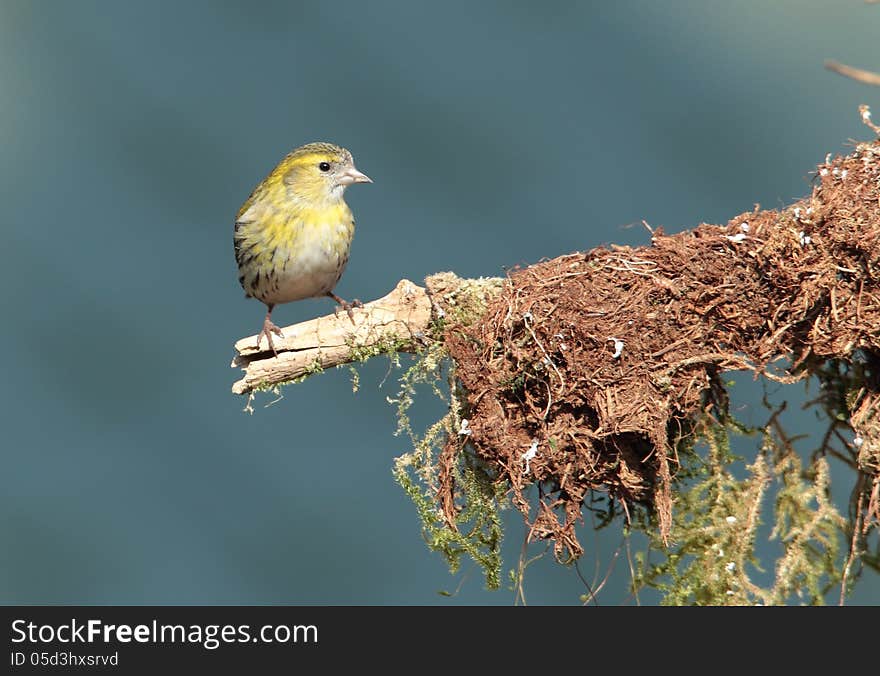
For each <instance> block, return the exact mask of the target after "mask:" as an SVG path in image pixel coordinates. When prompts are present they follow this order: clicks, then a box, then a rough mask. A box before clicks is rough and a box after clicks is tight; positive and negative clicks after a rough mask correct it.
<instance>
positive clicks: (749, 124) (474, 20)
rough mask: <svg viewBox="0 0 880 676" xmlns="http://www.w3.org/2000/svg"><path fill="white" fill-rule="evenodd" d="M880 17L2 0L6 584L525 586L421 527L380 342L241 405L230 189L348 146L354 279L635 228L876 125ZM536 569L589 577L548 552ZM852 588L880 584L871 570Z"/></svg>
mask: <svg viewBox="0 0 880 676" xmlns="http://www.w3.org/2000/svg"><path fill="white" fill-rule="evenodd" d="M878 31H880V7H876V6H870V5H865V4H863V3H862V2H860V1H858V0H851V1H847V2H834V3H829V2H826V1H825V0H777V1H776V2H773V3H768V2H762V1H760V0H727V1H725V2H704V1H700V0H689V1H686V0H675V1H670V2H664V3H656V2H649V1H646V0H641V1H635V0H618V1H617V2H601V3H599V2H581V3H571V2H542V3H537V2H531V3H529V2H507V1H500V0H499V1H494V2H481V3H472V2H465V1H463V0H450V1H448V2H444V3H432V2H410V3H402V2H393V1H391V0H372V1H371V2H357V1H348V0H338V1H336V2H333V3H321V2H303V3H300V2H296V3H292V2H287V1H280V0H279V1H277V2H244V1H241V2H224V3H217V2H207V1H204V2H195V1H194V2H186V3H177V2H167V1H161V2H160V1H152V2H127V3H116V2H110V1H109V0H108V1H106V2H89V1H87V0H80V1H79V2H75V3H73V2H70V3H61V2H48V1H41V2H33V1H30V0H3V2H2V3H0V92H2V102H0V147H2V154H0V203H2V205H3V210H2V226H0V227H2V232H3V237H2V241H3V245H2V251H3V254H4V255H3V264H2V266H0V282H2V289H3V292H2V294H0V303H2V308H0V317H2V331H0V350H2V352H3V354H5V355H6V357H5V359H6V361H5V364H4V382H5V386H4V387H3V388H2V390H0V421H2V442H0V467H2V469H0V539H2V541H3V543H4V546H3V547H2V548H0V602H2V603H6V604H13V603H15V604H35V603H78V604H79V603H85V604H108V603H112V604H145V603H149V604H195V603H202V604H208V603H210V604H213V603H224V604H267V603H273V604H274V603H332V604H442V605H450V604H462V603H468V604H509V603H513V600H514V593H513V592H512V591H510V590H509V589H507V588H502V589H501V590H499V591H494V592H490V591H487V590H486V589H485V588H484V585H483V580H482V578H481V575H480V572H479V570H478V569H477V568H476V567H475V566H474V565H473V564H470V563H465V565H464V566H463V568H462V571H461V572H460V573H459V574H458V575H456V576H450V574H449V572H448V570H447V568H446V566H445V564H444V562H443V560H442V559H441V557H440V556H439V555H437V554H433V553H431V552H430V551H428V549H427V548H426V547H425V545H424V543H423V541H422V540H421V537H420V532H419V522H418V519H417V516H416V513H415V510H414V509H413V507H412V505H411V503H410V502H409V499H408V498H407V497H406V496H405V495H404V493H403V491H402V490H401V489H400V488H399V487H398V486H397V485H396V484H395V483H394V481H393V479H392V476H391V468H392V465H393V459H394V457H395V456H397V455H400V454H401V453H403V452H406V451H407V450H409V447H408V444H407V440H406V439H405V438H403V437H395V436H394V435H393V432H394V429H395V426H396V421H395V414H394V409H393V408H392V407H391V406H389V404H388V403H387V402H386V397H389V396H393V395H394V393H395V391H396V388H395V373H394V372H392V373H391V374H390V375H388V376H387V378H386V373H387V371H388V362H387V360H383V359H378V360H373V362H371V363H369V364H367V365H365V366H364V367H362V368H361V369H360V371H361V389H360V391H359V392H358V393H357V394H353V393H352V386H351V379H350V375H349V373H348V372H347V371H345V370H339V371H336V372H329V373H326V374H324V375H322V376H320V377H317V378H313V379H311V380H309V381H308V382H306V383H304V384H300V385H296V386H290V387H287V388H285V389H284V390H283V398H282V399H281V400H280V401H275V402H274V403H272V402H273V401H274V400H275V398H274V397H272V396H271V395H264V396H262V397H260V398H258V399H257V400H256V401H255V402H254V413H253V414H252V415H250V414H247V413H244V412H243V411H242V409H243V408H244V405H245V400H244V399H242V398H240V397H236V396H233V395H232V394H231V393H230V385H231V383H232V382H233V380H235V379H236V378H237V374H238V372H237V371H235V370H233V369H230V368H229V362H230V360H231V358H232V356H233V350H232V345H233V343H234V342H235V341H236V340H237V339H238V338H241V337H244V336H247V335H251V334H254V333H256V331H257V330H258V329H259V327H260V322H261V321H262V316H263V308H262V306H261V305H260V304H259V303H258V302H256V301H253V300H245V299H244V297H243V293H242V290H241V288H240V287H239V285H238V281H237V273H236V268H235V263H234V259H233V253H232V224H233V220H234V217H235V214H236V212H237V210H238V207H239V206H240V204H241V203H242V202H243V201H244V200H245V199H246V198H247V196H248V194H249V193H250V191H251V189H252V188H253V187H254V185H256V183H257V182H258V181H260V180H261V179H262V178H263V177H264V176H265V174H266V173H267V172H268V171H269V170H270V169H271V168H272V167H273V166H274V165H275V163H276V162H277V161H278V160H279V159H280V158H281V157H282V156H283V155H284V154H285V153H287V152H288V151H289V150H290V149H292V148H293V147H295V146H298V145H300V144H302V143H305V142H308V141H313V140H328V141H333V142H336V143H339V144H341V145H344V146H346V147H348V148H350V149H351V150H352V152H353V153H354V157H355V159H356V161H357V165H358V167H359V168H360V169H361V170H362V171H364V172H366V173H367V174H369V175H370V176H371V177H372V178H373V180H374V181H375V183H374V184H373V185H369V186H356V187H355V188H353V189H351V190H349V192H348V201H349V204H351V206H352V208H353V209H354V212H355V214H356V217H357V222H358V229H357V234H356V236H355V241H354V247H353V252H352V257H351V262H350V264H349V267H348V270H347V272H346V274H345V275H344V277H343V279H342V281H341V283H340V284H339V286H338V287H337V292H338V293H339V294H340V295H342V296H343V297H346V298H350V297H358V298H360V299H363V300H369V299H373V298H376V297H379V296H381V295H384V294H385V293H386V292H387V291H388V290H390V289H391V288H392V287H393V286H394V285H395V283H396V282H397V281H398V280H399V279H401V278H404V277H406V278H409V279H412V280H415V281H420V280H422V279H423V278H424V277H425V276H426V275H428V274H430V273H433V272H437V271H441V270H453V271H455V272H456V273H458V274H459V275H462V276H480V275H486V276H494V275H499V274H503V271H504V269H505V268H506V267H510V266H513V265H516V264H523V263H530V262H535V261H537V260H538V259H540V258H542V257H553V256H556V255H560V254H563V253H567V252H571V251H574V250H584V249H589V248H592V247H595V246H599V245H603V244H608V243H621V244H633V245H641V244H646V243H648V236H647V233H646V231H645V229H644V228H642V227H641V225H635V227H633V224H639V222H640V221H641V220H642V219H645V220H646V221H648V222H649V223H650V224H652V225H653V226H659V225H662V226H663V227H664V228H665V229H666V231H667V232H674V231H678V230H682V229H686V228H690V227H693V226H695V225H696V224H697V223H699V222H701V221H706V222H713V223H723V222H726V221H727V220H728V219H729V218H730V217H732V216H733V215H735V214H737V213H740V212H742V211H745V210H748V209H751V208H752V206H753V205H754V204H755V203H756V202H759V203H760V204H761V205H763V206H765V207H776V206H781V205H784V204H786V203H788V202H790V201H792V200H794V199H796V198H798V197H799V196H802V195H804V194H806V193H808V192H809V190H810V172H811V170H812V168H813V167H814V165H815V164H816V163H817V162H819V161H821V160H822V159H823V158H824V156H825V154H826V153H828V152H832V153H838V152H845V151H846V149H847V147H848V145H849V143H850V139H865V138H867V137H868V130H867V129H866V128H865V127H863V126H862V124H861V123H860V121H859V116H858V111H857V107H858V105H859V104H860V103H869V104H872V103H873V104H874V106H875V110H876V111H878V112H880V89H876V88H874V89H871V88H869V87H866V86H864V85H860V84H857V83H855V82H853V81H851V80H847V79H844V78H842V77H840V76H838V75H834V74H832V73H829V72H828V71H826V70H824V69H823V67H822V64H823V61H824V60H825V59H827V58H834V59H838V60H840V61H843V62H846V63H849V64H851V65H854V66H861V67H866V68H878V67H880V50H878V49H877V44H878V43H877V34H878ZM331 310H332V303H331V302H330V301H329V300H314V301H303V302H300V303H296V304H292V305H286V306H280V307H279V308H278V309H277V310H276V312H275V315H274V318H275V321H276V322H277V323H278V324H279V325H282V326H283V325H287V324H291V323H295V322H297V321H302V320H305V319H308V318H311V317H313V316H317V315H320V314H326V313H328V312H330V311H331ZM744 387H745V386H744ZM744 391H745V392H747V393H748V392H755V393H756V394H755V399H756V400H757V399H759V398H760V391H759V390H748V389H746V390H744ZM792 392H794V393H795V394H794V395H792V396H794V397H795V398H798V397H800V398H801V399H803V398H804V397H805V396H806V394H805V393H804V392H803V387H800V388H798V387H794V388H792ZM270 403H271V405H269V406H267V404H270ZM753 403H754V405H755V407H756V409H755V411H754V412H752V411H750V406H752V405H753ZM738 406H739V412H740V414H741V415H743V416H744V417H745V418H746V419H748V418H749V416H751V415H753V416H754V420H755V421H757V420H759V419H761V418H762V416H763V413H762V411H761V410H759V409H758V408H757V402H756V401H755V402H752V401H751V400H750V399H749V396H746V397H745V398H744V399H743V400H742V401H740V402H739V404H738ZM791 411H792V412H791V416H792V417H791V418H790V421H791V424H792V425H793V426H795V425H799V426H802V428H803V430H804V431H805V432H807V433H809V432H810V431H811V430H818V429H819V427H818V423H816V421H815V420H814V419H813V418H812V417H811V416H810V415H807V414H799V413H798V408H797V406H792V407H791ZM439 413H442V411H441V410H440V409H439V408H438V407H437V405H434V408H431V404H426V405H424V406H423V407H421V408H420V409H418V410H417V411H416V416H415V417H414V420H413V422H414V424H415V425H416V426H418V425H420V424H421V425H424V424H425V423H427V422H429V421H430V420H431V419H432V416H433V417H436V416H437V415H438V414H439ZM799 415H800V417H798V416H799ZM850 482H851V478H847V486H846V490H848V487H849V485H851V484H850ZM835 497H836V499H839V500H840V501H841V504H843V501H845V499H846V494H845V491H844V492H841V494H840V495H837V496H835ZM843 511H844V512H845V508H844V510H843ZM588 522H589V520H588ZM507 526H508V530H507V535H508V537H507V540H506V543H505V549H504V551H505V569H506V570H507V569H511V568H514V567H515V566H516V563H517V558H518V557H519V554H520V547H521V544H522V537H523V532H522V525H521V519H520V518H519V516H518V515H517V514H516V513H511V514H510V515H509V518H508V520H507ZM585 532H588V530H587V531H585ZM582 541H583V543H584V545H585V546H586V548H587V553H586V554H585V557H584V559H583V561H582V564H581V569H582V571H583V572H584V574H585V575H586V577H587V578H589V579H590V580H593V579H594V575H595V573H596V571H597V570H598V571H599V572H600V575H599V578H598V579H601V578H602V577H604V575H605V572H606V571H607V570H609V569H611V571H612V572H611V575H610V577H609V578H608V582H607V584H606V585H605V586H604V587H603V589H602V591H601V592H600V594H599V596H598V597H597V600H598V602H599V603H600V604H604V605H617V604H631V603H634V602H635V601H634V599H633V597H632V596H631V595H630V594H629V592H628V589H627V585H628V582H629V571H628V569H627V566H626V565H625V563H623V558H624V557H623V556H620V557H618V558H617V559H614V557H613V554H614V552H615V551H616V550H617V549H618V548H619V546H620V544H621V534H620V530H619V528H609V529H606V530H604V531H602V532H601V533H600V534H599V535H597V536H594V535H585V536H584V537H583V540H582ZM540 550H541V548H540V547H538V548H537V549H533V551H535V552H538V551H540ZM615 561H616V563H615ZM768 563H769V565H770V569H771V570H772V563H773V561H772V558H771V559H769V560H768ZM525 591H526V598H527V601H528V602H529V603H532V604H543V603H554V604H571V603H578V602H579V595H580V594H583V593H584V591H585V588H584V584H583V582H582V581H581V580H580V578H579V576H578V574H577V571H575V570H574V569H572V568H563V567H560V566H558V565H555V564H554V563H553V562H552V556H548V557H545V558H544V559H542V560H540V561H538V562H537V563H536V564H534V565H533V566H532V567H531V568H530V569H529V572H528V574H527V578H526V589H525ZM441 592H446V593H447V594H448V595H446V594H443V593H441ZM831 598H836V596H834V595H832V597H831ZM657 599H658V597H656V596H651V595H650V594H643V595H641V597H640V602H642V603H655V602H657ZM851 602H854V603H865V604H871V603H880V581H878V576H877V575H876V574H871V573H868V574H867V575H866V577H865V579H864V580H863V581H862V582H861V583H860V585H859V586H858V588H857V591H856V593H855V595H854V596H853V597H852V600H851Z"/></svg>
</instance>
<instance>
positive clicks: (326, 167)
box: [318, 162, 330, 171]
mask: <svg viewBox="0 0 880 676" xmlns="http://www.w3.org/2000/svg"><path fill="white" fill-rule="evenodd" d="M318 169H320V170H321V171H330V163H329V162H321V164H319V165H318Z"/></svg>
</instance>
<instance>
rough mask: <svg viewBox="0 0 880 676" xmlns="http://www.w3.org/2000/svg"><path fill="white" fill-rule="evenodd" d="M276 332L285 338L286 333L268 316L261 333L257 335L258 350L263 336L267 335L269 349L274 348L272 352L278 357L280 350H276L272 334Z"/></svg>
mask: <svg viewBox="0 0 880 676" xmlns="http://www.w3.org/2000/svg"><path fill="white" fill-rule="evenodd" d="M273 333H274V334H275V335H276V336H278V337H279V338H284V334H283V333H282V332H281V329H279V328H278V327H277V326H275V324H274V323H273V322H272V320H271V319H269V318H268V317H266V319H265V321H263V330H262V331H260V334H259V335H258V336H257V350H259V349H260V340H261V339H262V337H263V336H266V342H268V343H269V349H270V350H272V353H273V354H274V355H275V356H276V357H277V356H278V352H277V350H275V344H274V343H273V342H272V334H273Z"/></svg>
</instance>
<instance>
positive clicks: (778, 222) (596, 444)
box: [438, 143, 880, 560]
mask: <svg viewBox="0 0 880 676" xmlns="http://www.w3.org/2000/svg"><path fill="white" fill-rule="evenodd" d="M817 179H818V180H817V182H816V185H815V187H814V190H813V194H812V195H811V196H810V197H809V198H806V199H804V200H801V201H800V202H798V203H796V204H794V205H792V206H791V207H789V208H787V209H785V210H783V211H775V210H765V211H762V210H760V209H758V208H757V207H756V208H755V210H753V211H751V212H747V213H743V214H740V215H739V216H736V217H735V218H733V219H731V220H730V221H729V223H728V224H727V225H725V226H716V225H708V224H702V225H700V226H699V227H697V228H696V229H694V230H691V231H687V232H683V233H680V234H676V235H671V236H667V235H664V234H663V233H662V231H660V230H658V231H656V232H655V233H654V236H653V238H652V245H651V246H650V247H641V248H630V247H621V246H612V247H610V248H607V249H594V250H592V251H589V252H586V253H573V254H570V255H566V256H562V257H559V258H556V259H553V260H550V261H546V262H542V263H539V264H536V265H532V266H529V267H527V268H525V269H521V270H516V271H514V272H512V273H511V274H510V276H509V283H508V284H507V286H505V287H504V289H503V291H502V294H501V295H500V297H499V298H498V299H497V300H495V301H494V302H493V303H491V304H490V306H489V308H488V311H487V312H486V314H485V316H484V317H483V319H482V320H481V321H479V322H477V323H475V324H474V325H472V326H470V327H458V326H455V325H450V326H448V327H447V329H446V333H445V341H446V345H447V347H448V349H449V352H450V355H451V356H452V358H453V360H454V362H455V364H456V375H457V377H458V378H459V379H460V381H461V383H462V384H463V386H464V390H465V391H466V392H467V398H466V403H465V406H466V409H467V411H466V413H467V418H468V421H469V427H470V434H469V436H468V437H467V446H468V448H470V449H472V450H473V451H474V452H475V453H476V454H477V456H478V457H479V458H481V459H482V460H483V461H484V462H486V463H487V464H488V465H489V466H491V467H493V468H494V469H495V470H496V472H497V475H498V477H499V480H502V481H505V482H507V483H509V486H510V490H511V493H512V499H513V502H514V504H515V505H516V506H517V507H518V508H519V509H520V511H521V512H522V513H523V516H524V518H525V519H526V520H527V522H528V523H529V525H530V529H531V532H532V534H533V536H535V537H538V538H549V539H552V540H553V541H554V543H555V547H556V554H557V557H558V558H560V559H563V560H568V559H571V558H576V557H577V556H579V555H580V553H581V552H582V548H581V545H580V544H579V543H578V541H577V538H576V537H575V533H574V528H575V525H576V523H577V522H578V521H579V520H580V518H581V507H582V503H583V500H584V497H585V495H587V493H588V492H589V491H602V492H606V493H608V494H609V495H610V496H611V497H612V498H614V499H615V500H617V501H620V502H622V503H623V504H624V506H625V505H626V504H627V503H637V504H644V505H648V506H650V508H651V509H653V510H654V513H655V514H656V516H657V519H658V522H659V527H660V531H661V533H662V535H663V536H664V537H666V536H668V534H669V531H670V528H671V523H672V519H671V514H672V509H673V491H672V481H673V478H674V476H675V472H676V469H677V466H678V463H677V457H676V448H677V445H678V443H679V442H680V441H681V440H682V438H684V437H686V436H687V435H688V434H689V431H690V430H691V429H692V428H693V424H694V421H695V420H696V418H698V417H699V416H700V415H703V414H705V413H709V414H712V413H715V414H716V415H724V406H725V403H726V398H725V395H724V394H723V387H721V385H720V384H719V375H720V374H722V373H723V372H725V371H741V370H747V371H751V372H753V373H754V374H756V377H757V376H759V375H761V376H765V377H768V378H771V379H774V380H779V381H782V382H794V381H796V380H798V379H801V378H804V377H807V376H809V375H810V373H811V371H812V370H813V369H815V368H818V367H819V366H821V364H823V363H824V362H825V361H826V360H828V359H843V360H848V359H852V358H856V355H857V353H858V357H857V358H859V359H863V360H866V362H867V363H869V368H874V369H877V368H880V144H878V143H873V144H863V145H860V146H859V147H858V148H857V149H856V150H855V152H854V153H852V154H851V155H849V156H847V157H839V158H836V159H834V160H830V159H829V160H828V161H827V162H825V163H823V164H822V165H820V166H819V167H818V171H817ZM870 394H871V397H872V401H874V398H876V396H877V393H876V392H872V393H870ZM866 405H867V404H866ZM874 410H876V407H875V406H874V405H871V406H870V411H871V412H872V415H874V416H875V417H874V418H872V420H873V425H874V428H873V431H871V432H870V438H871V440H872V441H871V444H872V445H871V446H870V447H869V444H868V441H865V446H866V448H868V447H869V448H870V449H873V450H870V451H869V452H868V453H869V455H870V458H869V459H867V460H865V461H864V463H863V466H864V467H866V468H868V470H867V471H870V472H872V473H873V476H874V478H875V480H876V477H877V472H878V471H877V464H876V463H877V460H878V458H880V451H878V450H876V449H877V448H878V444H880V430H878V429H877V421H876V415H875V414H873V411H874ZM866 415H868V414H866V413H861V409H859V411H858V412H856V413H855V414H854V416H853V423H854V425H858V424H859V420H861V417H860V416H862V417H864V416H866ZM865 434H866V435H868V434H869V433H868V432H865ZM463 448H464V447H463V446H462V444H461V442H460V441H459V440H456V439H450V441H449V445H448V446H447V449H446V451H445V453H444V458H445V462H446V463H447V464H449V463H451V462H452V461H453V459H454V457H455V453H459V452H462V451H463ZM451 474H452V473H451V472H449V471H447V472H445V473H444V474H443V477H445V478H447V479H448V477H450V476H451ZM534 483H537V484H538V485H539V487H540V496H539V505H538V510H537V513H536V514H535V515H534V516H533V515H532V514H531V511H533V507H531V508H530V503H529V500H528V499H527V498H526V496H525V490H526V488H527V487H528V486H530V485H531V484H534ZM875 485H876V484H875ZM455 490H456V488H455V486H454V484H453V482H451V481H448V480H447V481H442V480H441V483H440V487H439V492H440V495H439V496H438V502H439V504H440V505H441V506H442V508H443V509H444V510H446V511H447V514H446V519H447V522H449V523H452V522H453V521H454V518H455V500H454V495H455ZM876 502H877V501H876V500H875V501H874V505H873V506H872V507H870V508H868V510H867V511H868V513H869V514H870V513H871V510H872V509H873V510H875V511H874V514H875V516H876V509H877V506H876Z"/></svg>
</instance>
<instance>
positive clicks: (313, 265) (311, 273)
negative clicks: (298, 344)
mask: <svg viewBox="0 0 880 676" xmlns="http://www.w3.org/2000/svg"><path fill="white" fill-rule="evenodd" d="M319 232H320V231H319ZM325 234H326V235H329V236H323V237H315V238H313V239H312V241H310V242H307V243H298V245H297V246H296V247H295V248H296V251H297V254H296V255H293V254H292V252H291V251H290V250H288V249H286V248H279V249H278V250H276V251H275V256H274V259H275V265H276V266H277V267H276V269H278V270H280V271H279V272H277V273H276V275H275V279H273V283H272V284H271V286H270V288H268V289H267V290H266V293H265V294H264V297H263V298H262V299H261V300H264V301H265V302H269V303H276V304H277V303H290V302H292V301H295V300H303V299H304V298H316V297H319V296H326V295H327V294H328V293H329V292H330V291H332V290H333V288H334V287H335V286H336V283H337V282H338V281H339V278H340V277H341V276H342V273H343V271H344V270H345V265H346V264H347V263H348V253H349V246H348V243H347V242H346V239H347V237H345V234H346V233H345V232H344V230H343V227H340V228H339V229H336V228H333V229H328V230H327V231H325Z"/></svg>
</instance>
